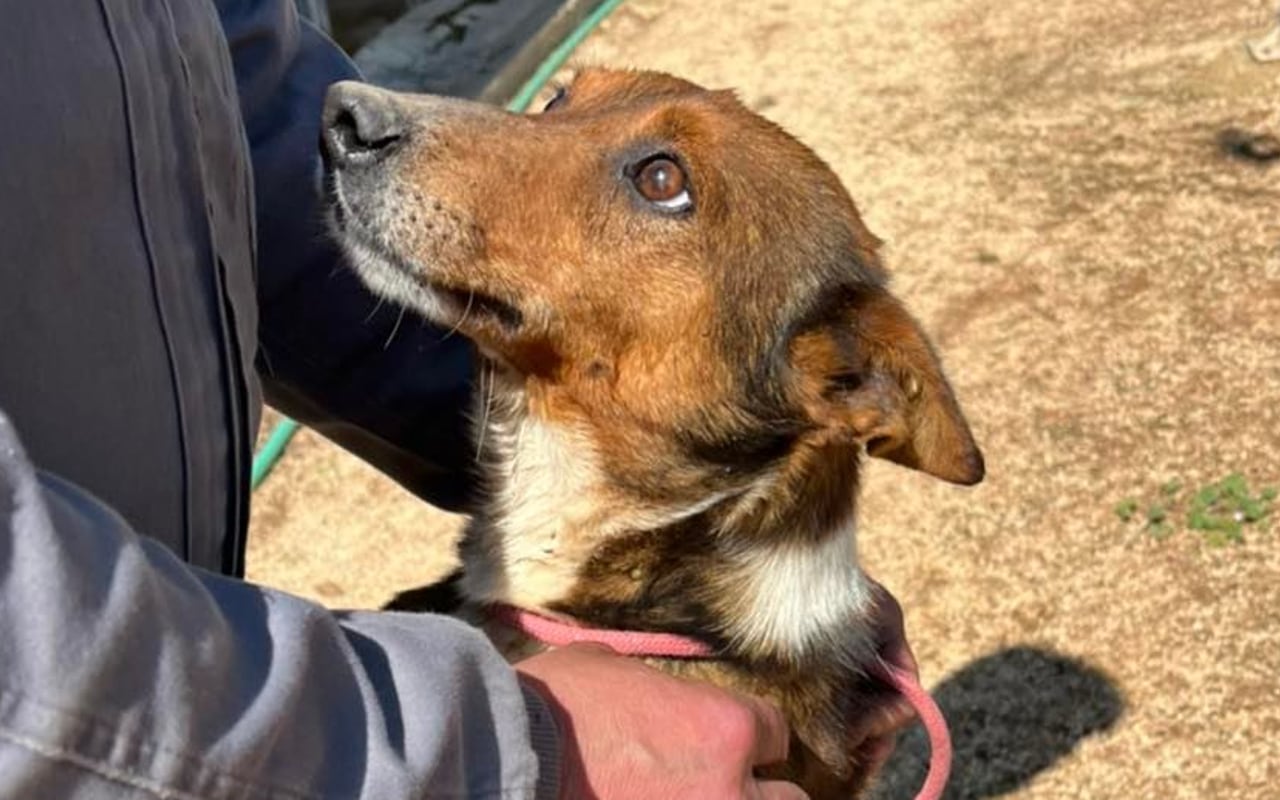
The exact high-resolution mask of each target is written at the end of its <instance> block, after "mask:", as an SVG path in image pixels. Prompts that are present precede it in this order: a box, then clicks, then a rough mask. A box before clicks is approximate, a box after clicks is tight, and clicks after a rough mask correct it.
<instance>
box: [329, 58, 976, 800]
mask: <svg viewBox="0 0 1280 800" xmlns="http://www.w3.org/2000/svg"><path fill="white" fill-rule="evenodd" d="M325 137H326V149H327V150H328V159H329V170H328V180H329V185H330V189H331V192H332V218H333V228H334V230H335V232H336V234H337V236H338V237H339V239H340V240H341V241H342V243H343V244H344V246H345V248H346V250H347V252H348V253H349V254H350V255H351V257H352V258H353V261H354V262H355V264H356V266H357V268H358V269H359V271H360V273H361V275H362V276H363V278H364V280H365V281H366V282H367V284H368V285H369V286H370V287H372V288H373V289H374V290H375V291H377V292H379V293H381V294H382V295H384V296H386V297H388V298H391V299H394V300H396V301H399V302H401V303H403V304H405V305H406V306H408V307H409V308H411V309H413V310H415V311H417V312H419V313H421V314H423V315H424V316H425V317H427V318H428V319H430V320H432V321H434V322H436V323H439V324H441V325H445V326H449V327H452V328H456V329H457V330H458V331H460V332H461V333H463V334H465V335H466V336H467V337H469V338H470V339H471V340H472V341H474V343H475V344H476V346H477V348H478V351H479V353H480V355H481V359H480V363H481V365H482V366H481V374H480V376H479V382H478V383H479V386H480V389H481V391H480V399H479V407H478V408H477V409H476V420H477V423H478V430H477V437H478V440H479V451H480V453H481V454H482V458H481V461H482V471H483V476H484V478H485V480H486V481H487V482H488V484H489V488H490V489H491V491H490V492H489V498H490V499H489V500H488V502H487V504H486V506H485V508H483V509H482V510H481V511H480V512H479V513H478V514H477V515H476V517H475V518H474V519H473V521H472V523H471V525H470V527H469V528H468V531H467V533H466V536H465V541H464V544H463V546H462V561H463V570H462V573H461V574H460V576H458V577H457V578H456V579H455V580H454V581H453V582H452V583H451V588H454V589H456V590H457V592H458V594H459V595H460V598H461V600H462V601H463V603H464V605H463V606H462V607H461V608H459V609H456V610H457V612H458V613H461V614H463V615H464V616H468V617H470V618H471V619H473V620H475V621H477V623H479V624H483V621H484V616H483V614H482V613H479V611H478V610H479V609H483V607H484V606H485V605H486V604H489V603H493V602H503V603H510V604H514V605H517V606H522V607H525V608H529V609H535V610H540V611H543V612H546V613H549V614H553V615H561V616H564V617H566V618H572V619H575V620H580V621H582V622H585V623H587V624H590V625H594V626H598V627H608V628H624V629H633V630H643V631H669V632H676V633H681V634H687V635H692V636H695V637H698V638H700V639H702V640H704V641H706V642H709V643H710V644H712V645H713V646H714V647H715V649H716V652H717V653H718V654H719V656H720V657H719V658H717V659H715V660H711V661H675V660H670V661H663V662H661V664H660V666H662V667H663V668H665V669H668V670H670V671H672V672H676V673H679V674H683V675H689V676H694V677H698V678H702V679H705V680H708V681H712V682H714V683H717V684H722V685H726V686H731V687H733V688H735V689H739V690H743V691H747V692H752V693H754V694H758V695H762V696H765V697H768V698H771V699H772V700H774V701H775V702H777V703H778V704H779V705H780V706H781V707H782V708H783V709H784V711H785V712H786V714H787V717H788V719H789V722H790V723H791V726H792V729H793V730H794V732H795V733H794V742H793V745H794V746H793V748H792V756H791V759H790V761H789V763H788V764H786V765H785V766H783V767H780V768H779V769H778V770H777V771H776V774H773V775H770V776H769V777H785V778H787V779H790V780H794V781H796V782H798V783H799V784H801V785H802V786H803V787H804V788H805V789H806V790H807V791H808V792H809V793H810V794H811V796H813V797H815V798H827V797H831V798H835V797H842V798H847V797H850V796H852V795H853V794H855V793H856V792H857V791H858V790H859V789H860V788H861V787H862V785H863V784H864V783H865V780H866V776H865V774H863V773H864V772H865V770H861V769H860V765H859V764H856V763H854V760H853V757H852V756H851V754H850V753H849V749H848V741H847V740H848V730H849V722H848V721H849V720H851V719H854V718H856V716H857V714H858V711H859V706H860V704H861V703H863V702H864V701H865V698H866V697H867V692H868V691H871V689H872V686H871V681H870V679H869V678H868V677H867V669H866V666H867V665H868V664H869V663H870V659H872V658H873V657H874V655H875V653H874V644H873V642H872V641H871V636H870V633H869V623H868V614H869V611H870V600H871V591H870V588H869V582H868V580H867V579H866V577H865V576H864V575H863V573H862V572H861V571H860V569H859V567H858V564H857V560H856V556H855V545H854V529H855V522H854V520H855V501H856V497H857V489H858V482H859V462H860V458H861V455H862V453H863V451H864V450H865V451H866V452H869V453H870V454H872V455H875V456H880V457H883V458H887V459H890V460H893V461H896V462H898V463H899V464H904V465H906V466H909V467H913V468H915V469H920V470H923V471H925V472H928V473H931V474H933V475H936V476H938V477H940V478H943V479H946V480H949V481H953V482H956V483H963V484H972V483H976V482H978V481H979V480H981V478H982V475H983V464H982V457H981V454H980V453H979V451H978V448H977V447H976V446H975V444H974V441H973V438H972V436H971V435H970V432H969V428H968V426H967V424H966V422H965V420H964V417H963V416H962V415H961V413H960V410H959V408H958V406H957V404H956V401H955V398H954V396H953V394H952V391H951V388H950V387H949V386H948V384H947V381H946V378H945V377H944V376H943V373H942V369H941V367H940V365H939V363H938V359H937V358H936V356H935V354H934V352H933V350H932V348H931V346H930V344H929V342H928V340H927V339H926V337H925V335H924V334H923V333H922V332H921V330H920V328H919V326H918V325H917V324H916V322H915V321H914V320H913V319H912V318H911V316H910V315H909V314H908V313H907V312H906V311H905V310H904V309H903V307H902V306H901V305H900V304H899V302H898V301H897V300H895V299H894V298H893V297H892V296H891V295H890V294H889V292H888V291H887V289H886V288H885V284H886V275H885V272H884V269H883V267H882V266H881V264H880V261H879V259H878V257H877V254H876V250H877V245H878V242H877V240H876V239H875V237H873V236H872V235H871V234H870V233H869V232H868V231H867V229H866V228H865V227H864V226H863V224H862V221H861V220H860V218H859V216H858V213H857V210H856V209H855V207H854V204H853V202H852V201H851V200H850V198H849V196H848V194H847V193H846V192H845V191H844V189H843V188H842V187H841V185H840V183H839V181H838V179H837V178H836V177H835V175H834V174H833V173H832V172H831V170H830V169H829V168H828V167H827V166H826V165H825V164H824V163H823V162H822V161H821V160H820V159H819V158H818V157H817V156H815V155H814V154H813V153H812V152H811V151H809V150H808V149H807V148H805V147H804V146H803V145H801V144H800V143H799V142H797V141H796V140H794V139H793V138H791V137H790V136H789V135H787V134H786V133H785V132H783V131H782V130H781V129H780V128H778V127H777V126H775V125H773V124H771V123H769V122H767V121H765V120H764V119H762V118H761V117H759V116H757V115H755V114H753V113H751V112H750V111H748V110H747V109H746V108H744V107H743V106H742V105H741V104H740V103H739V102H738V101H737V100H736V99H735V98H734V96H733V95H732V94H730V93H727V92H714V91H707V90H705V89H702V88H700V87H698V86H695V85H693V84H691V83H688V82H685V81H682V80H678V79H676V78H672V77H669V76H666V75H659V74H652V73H633V72H617V71H602V70H592V71H587V72H585V73H583V74H581V75H580V76H579V77H578V78H577V79H576V80H575V81H574V82H573V83H572V85H570V86H569V87H567V88H566V89H565V90H563V91H562V92H561V93H560V94H558V95H557V97H556V99H555V100H553V101H552V103H551V104H550V105H549V106H548V108H547V110H546V112H545V113H543V114H540V115H536V116H521V115H513V114H508V113H505V112H502V111H499V110H497V109H494V108H491V107H487V106H483V105H478V104H475V103H470V102H465V101H460V100H453V99H445V98H440V97H425V96H407V95H397V94H391V93H388V92H384V91H380V90H377V89H373V88H369V87H367V86H361V85H357V84H340V85H338V86H336V87H335V88H333V89H332V90H331V93H330V95H329V98H328V102H327V104H326V110H325ZM444 594H445V593H443V592H440V593H435V594H434V595H433V598H434V600H436V601H438V600H439V599H440V598H441V597H443V596H444ZM435 605H436V606H437V610H451V609H447V608H443V607H442V606H444V605H446V604H442V603H439V602H436V603H435ZM488 629H489V631H490V634H491V635H492V636H493V637H494V638H495V640H496V641H499V642H500V644H503V645H504V646H506V647H507V649H508V651H509V652H510V653H512V654H513V655H514V654H517V653H525V652H528V650H529V646H528V643H527V642H525V643H521V642H512V641H510V634H509V633H507V634H503V633H502V632H501V631H500V630H499V629H498V628H496V627H494V626H492V625H489V626H488Z"/></svg>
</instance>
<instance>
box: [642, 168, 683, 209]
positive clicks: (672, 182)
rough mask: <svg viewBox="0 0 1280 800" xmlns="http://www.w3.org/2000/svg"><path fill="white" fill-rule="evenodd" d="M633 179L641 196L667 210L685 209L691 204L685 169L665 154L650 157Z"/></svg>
mask: <svg viewBox="0 0 1280 800" xmlns="http://www.w3.org/2000/svg"><path fill="white" fill-rule="evenodd" d="M633 181H634V183H635V185H636V190H637V191H639V192H640V196H641V197H643V198H644V199H646V200H648V201H649V202H651V203H653V204H654V205H656V206H658V207H659V208H662V209H665V210H667V211H683V210H684V209H686V208H688V207H689V205H690V198H689V189H688V187H687V185H686V183H687V181H686V179H685V174H684V170H683V169H682V168H681V167H680V165H679V164H677V163H676V162H675V161H673V160H671V159H670V158H667V157H665V156H658V157H657V158H653V159H650V160H649V161H647V162H646V163H645V164H644V165H643V166H641V167H640V171H639V172H637V173H636V176H635V178H633Z"/></svg>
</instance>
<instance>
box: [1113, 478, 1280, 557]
mask: <svg viewBox="0 0 1280 800" xmlns="http://www.w3.org/2000/svg"><path fill="white" fill-rule="evenodd" d="M1183 489H1184V487H1183V484H1182V482H1181V481H1176V480H1173V481H1169V482H1167V483H1165V484H1162V485H1161V486H1160V487H1159V490H1158V491H1157V492H1156V493H1155V494H1156V496H1155V497H1154V498H1153V499H1152V500H1150V501H1149V502H1146V503H1143V502H1141V501H1139V500H1138V499H1137V498H1135V497H1126V498H1125V499H1123V500H1121V501H1120V502H1119V503H1117V504H1116V506H1115V514H1116V516H1117V517H1119V518H1120V521H1121V522H1126V523H1128V522H1133V521H1136V520H1139V519H1140V520H1141V521H1142V522H1143V530H1144V531H1146V533H1148V534H1149V535H1151V536H1153V537H1155V538H1157V539H1163V538H1165V537H1167V536H1169V535H1170V534H1172V533H1173V532H1174V530H1175V527H1176V526H1175V523H1174V518H1175V515H1176V516H1181V517H1184V518H1185V525H1186V527H1187V528H1188V529H1190V530H1193V531H1196V532H1198V533H1200V534H1201V535H1202V536H1203V537H1204V540H1205V543H1206V544H1208V545H1209V546H1211V547H1222V546H1224V545H1227V544H1240V543H1242V542H1244V534H1245V529H1246V528H1252V529H1256V530H1263V529H1265V528H1266V527H1267V525H1268V524H1269V523H1270V521H1271V518H1272V516H1273V511H1274V506H1275V501H1276V497H1277V492H1276V488H1275V487H1274V486H1265V487H1263V488H1261V489H1260V490H1258V491H1257V492H1254V490H1252V489H1251V488H1250V487H1249V482H1248V481H1247V480H1246V479H1245V477H1244V475H1241V474H1240V473H1238V472H1236V473H1232V474H1231V475H1228V476H1227V477H1225V478H1223V479H1222V480H1220V481H1217V482H1215V483H1209V484H1205V485H1204V486H1201V487H1199V488H1198V489H1195V490H1194V491H1190V492H1184V491H1183ZM1139 512H1141V514H1139Z"/></svg>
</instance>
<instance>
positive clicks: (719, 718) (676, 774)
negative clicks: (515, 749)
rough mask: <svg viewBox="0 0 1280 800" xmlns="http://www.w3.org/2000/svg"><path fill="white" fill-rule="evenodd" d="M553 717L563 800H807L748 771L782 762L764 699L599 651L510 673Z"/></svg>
mask: <svg viewBox="0 0 1280 800" xmlns="http://www.w3.org/2000/svg"><path fill="white" fill-rule="evenodd" d="M516 670H517V672H518V673H519V674H520V677H521V680H523V681H525V682H526V683H527V684H528V685H529V686H530V687H531V688H533V689H534V690H536V691H537V692H538V693H539V694H540V695H541V696H542V697H543V698H544V699H545V700H546V701H547V703H548V704H549V705H550V706H551V707H552V709H553V710H554V712H555V713H556V715H557V717H558V720H559V723H560V728H561V731H562V732H563V734H564V736H563V739H564V747H565V758H564V772H563V774H562V781H561V785H562V787H563V791H562V794H563V796H564V797H566V798H571V800H630V798H636V799H637V800H639V799H640V798H644V799H645V800H649V798H654V797H662V798H672V800H680V799H681V798H690V799H691V800H692V799H694V798H696V799H697V800H702V799H703V798H717V800H718V799H719V798H725V799H726V800H738V798H742V799H743V800H803V798H805V797H806V795H805V793H804V792H802V791H801V790H800V789H799V788H798V787H796V786H795V785H794V784H790V783H782V782H778V781H759V780H756V779H754V778H753V777H752V768H753V767H756V766H764V765H767V764H774V763H777V762H781V761H784V760H786V757H787V745H788V740H789V738H790V736H789V733H788V731H787V724H786V721H785V719H784V718H783V716H782V712H781V711H779V710H778V709H777V708H776V707H774V706H772V705H770V704H768V703H766V702H765V701H763V700H760V699H757V698H754V697H747V696H745V695H738V694H734V693H732V692H729V691H726V690H724V689H720V688H717V687H715V686H712V685H710V684H707V683H701V682H695V681H688V680H683V679H680V678H676V677H673V676H670V675H667V674H665V673H662V672H659V671H658V670H656V669H653V668H652V667H649V666H647V665H645V664H644V663H642V662H639V661H636V660H634V659H630V658H626V657H623V656H619V655H616V654H614V653H613V652H612V651H610V650H609V649H608V648H605V647H603V646H599V645H570V646H568V647H563V648H559V649H556V650H551V651H549V652H546V653H542V654H539V655H536V656H533V657H532V658H529V659H526V660H525V661H521V662H519V663H518V664H516Z"/></svg>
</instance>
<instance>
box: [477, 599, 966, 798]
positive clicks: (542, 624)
mask: <svg viewBox="0 0 1280 800" xmlns="http://www.w3.org/2000/svg"><path fill="white" fill-rule="evenodd" d="M490 617H491V618H492V619H493V620H495V621H497V622H500V623H502V624H503V625H505V626H507V627H508V628H511V629H512V630H515V631H518V632H520V633H522V634H524V635H525V636H528V637H529V638H530V639H533V640H535V641H538V642H541V643H543V644H545V645H549V646H551V647H564V646H566V645H570V644H579V643H589V644H602V645H604V646H606V647H608V648H610V649H611V650H613V651H614V652H616V653H618V654H619V655H624V656H636V657H643V658H715V657H716V653H715V650H713V649H712V647H711V646H710V645H709V644H707V643H706V642H703V641H700V640H698V639H694V638H693V637H691V636H680V635H679V634H674V633H651V632H646V631H620V630H609V629H606V628H589V627H587V626H585V625H581V624H579V623H576V622H567V621H564V620H559V619H555V618H553V617H549V616H547V615H545V614H539V613H538V612H536V611H530V610H529V609H527V608H519V607H517V606H512V605H507V604H505V603H495V604H493V605H491V606H490ZM878 667H879V677H880V678H881V679H882V680H884V681H885V682H886V683H888V684H889V685H890V686H892V687H893V688H894V689H895V690H896V691H897V692H898V693H899V694H901V695H902V696H903V697H904V698H905V699H906V701H907V702H908V703H910V704H911V707H912V708H913V709H915V712H916V713H917V714H918V715H919V716H920V722H921V724H923V725H924V729H925V733H927V734H928V736H929V773H928V775H926V776H925V779H924V785H923V786H921V787H920V791H919V793H917V794H916V800H938V799H939V798H941V797H942V790H943V789H945V788H946V786H947V778H948V777H949V776H950V774H951V733H950V732H949V731H948V730H947V720H946V718H945V717H943V716H942V711H941V710H940V709H939V708H938V704H937V703H935V702H934V700H933V698H932V697H931V696H930V695H929V693H928V692H926V691H925V690H924V687H923V686H921V685H920V682H919V681H918V680H916V677H915V676H914V675H912V674H911V673H910V672H908V671H906V670H904V669H901V668H899V667H895V666H893V665H892V664H887V663H885V662H883V661H881V662H879V663H878Z"/></svg>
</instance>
